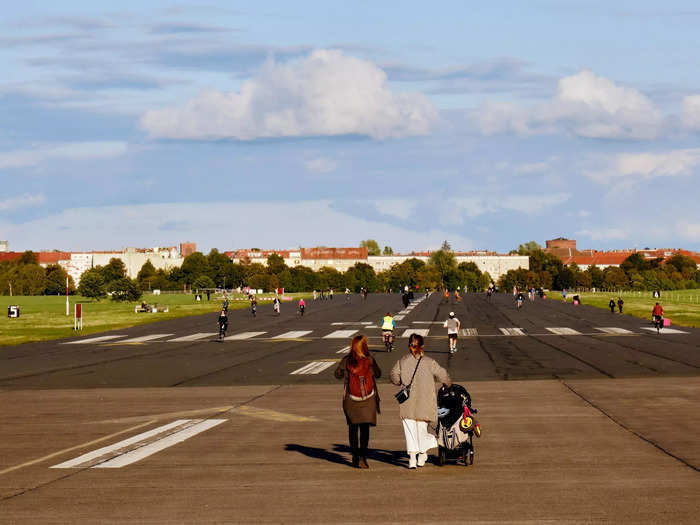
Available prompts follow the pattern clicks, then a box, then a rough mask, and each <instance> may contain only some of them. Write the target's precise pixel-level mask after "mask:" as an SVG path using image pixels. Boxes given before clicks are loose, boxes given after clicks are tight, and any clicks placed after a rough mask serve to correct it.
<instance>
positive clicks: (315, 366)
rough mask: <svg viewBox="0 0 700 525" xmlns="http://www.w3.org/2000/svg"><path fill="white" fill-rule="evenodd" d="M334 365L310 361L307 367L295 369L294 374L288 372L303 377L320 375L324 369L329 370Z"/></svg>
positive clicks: (292, 373)
mask: <svg viewBox="0 0 700 525" xmlns="http://www.w3.org/2000/svg"><path fill="white" fill-rule="evenodd" d="M334 364H335V361H312V362H311V363H309V364H308V365H304V366H302V367H301V368H298V369H296V370H295V371H294V372H290V374H291V375H303V374H320V373H321V372H323V371H324V370H325V369H326V368H330V367H332V366H333V365H334Z"/></svg>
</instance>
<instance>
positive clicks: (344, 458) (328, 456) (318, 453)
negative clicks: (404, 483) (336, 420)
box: [285, 443, 407, 467]
mask: <svg viewBox="0 0 700 525" xmlns="http://www.w3.org/2000/svg"><path fill="white" fill-rule="evenodd" d="M285 450H287V451H291V452H299V453H300V454H304V455H305V456H308V457H310V458H314V459H323V460H325V461H329V462H331V463H337V464H339V465H347V466H351V465H352V463H351V462H350V456H351V452H350V447H349V446H348V445H341V444H339V443H335V444H334V445H333V450H332V451H330V450H326V449H324V448H318V447H307V446H304V445H299V444H297V443H287V444H286V445H285ZM405 457H406V453H405V452H404V451H403V450H383V449H375V448H371V446H370V448H369V449H368V450H367V460H368V461H381V462H382V463H388V464H389V465H394V466H397V467H406V466H407V462H406V460H405Z"/></svg>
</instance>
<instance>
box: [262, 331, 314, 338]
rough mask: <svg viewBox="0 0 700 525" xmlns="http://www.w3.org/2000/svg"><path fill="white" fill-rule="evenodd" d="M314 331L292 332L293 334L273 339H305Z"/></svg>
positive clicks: (286, 333) (287, 333) (284, 334)
mask: <svg viewBox="0 0 700 525" xmlns="http://www.w3.org/2000/svg"><path fill="white" fill-rule="evenodd" d="M312 331H313V330H292V331H291V332H285V333H283V334H280V335H276V336H275V337H272V338H271V339H297V338H299V337H304V336H305V335H306V334H310V333H311V332H312Z"/></svg>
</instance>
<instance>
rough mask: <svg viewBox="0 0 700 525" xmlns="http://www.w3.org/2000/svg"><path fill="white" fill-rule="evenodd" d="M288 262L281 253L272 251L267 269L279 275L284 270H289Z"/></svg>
mask: <svg viewBox="0 0 700 525" xmlns="http://www.w3.org/2000/svg"><path fill="white" fill-rule="evenodd" d="M287 269H288V268H287V263H285V262H284V259H283V258H282V256H281V255H278V254H276V253H271V254H270V255H269V257H268V258H267V271H268V272H270V273H271V274H274V275H279V274H280V273H282V272H283V271H284V270H287Z"/></svg>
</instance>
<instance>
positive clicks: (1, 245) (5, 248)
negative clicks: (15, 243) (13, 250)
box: [0, 241, 10, 253]
mask: <svg viewBox="0 0 700 525" xmlns="http://www.w3.org/2000/svg"><path fill="white" fill-rule="evenodd" d="M9 251H10V242H9V241H0V253H4V252H9Z"/></svg>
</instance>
